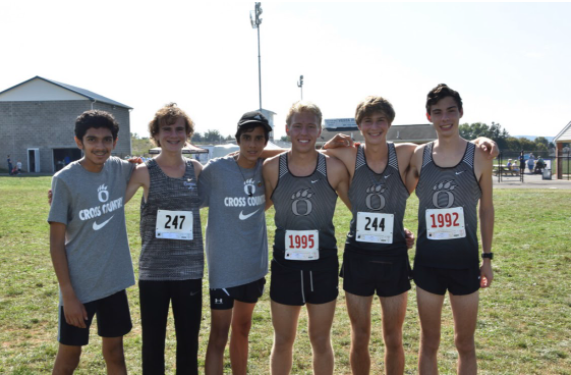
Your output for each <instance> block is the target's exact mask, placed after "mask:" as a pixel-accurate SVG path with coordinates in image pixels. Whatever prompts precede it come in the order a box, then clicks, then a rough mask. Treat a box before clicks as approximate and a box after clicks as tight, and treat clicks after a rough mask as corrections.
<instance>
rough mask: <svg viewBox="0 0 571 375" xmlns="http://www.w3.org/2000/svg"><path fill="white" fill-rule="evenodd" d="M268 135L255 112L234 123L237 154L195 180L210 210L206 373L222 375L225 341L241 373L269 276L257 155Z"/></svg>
mask: <svg viewBox="0 0 571 375" xmlns="http://www.w3.org/2000/svg"><path fill="white" fill-rule="evenodd" d="M271 130H272V128H271V127H270V125H269V123H268V120H267V119H266V118H265V117H264V116H263V115H262V114H261V113H259V112H248V113H245V114H244V115H243V116H242V118H241V119H240V121H239V122H238V129H237V132H236V141H237V143H238V145H239V146H240V152H239V154H238V155H237V156H236V157H234V156H227V157H223V158H218V159H214V160H211V161H210V162H209V163H208V164H207V165H206V166H205V167H204V169H203V171H202V173H201V174H200V178H199V179H198V184H199V192H200V195H201V198H202V200H203V207H206V206H207V207H209V211H208V224H207V226H206V255H207V259H208V274H209V282H210V308H211V316H212V318H211V319H212V323H211V328H210V338H209V341H208V349H207V352H206V361H205V362H206V363H205V370H206V374H222V373H223V370H224V367H223V366H224V349H225V347H226V343H227V341H228V331H229V330H230V326H232V336H231V338H230V361H231V364H232V373H233V374H246V372H247V362H248V335H249V331H250V326H251V323H252V313H253V311H254V307H255V306H256V302H257V301H258V298H260V296H261V295H262V294H263V291H264V284H265V282H266V280H265V276H266V274H267V273H268V238H267V231H266V217H265V214H264V211H265V208H266V203H265V202H266V200H265V194H264V185H263V179H262V161H261V159H260V155H261V153H262V150H263V149H264V147H265V146H266V144H267V143H268V138H269V132H270V131H271Z"/></svg>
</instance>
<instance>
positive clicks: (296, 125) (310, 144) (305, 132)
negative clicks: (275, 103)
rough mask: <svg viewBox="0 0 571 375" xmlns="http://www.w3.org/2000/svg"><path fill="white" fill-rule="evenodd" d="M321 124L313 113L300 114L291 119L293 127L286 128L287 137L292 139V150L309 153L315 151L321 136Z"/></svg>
mask: <svg viewBox="0 0 571 375" xmlns="http://www.w3.org/2000/svg"><path fill="white" fill-rule="evenodd" d="M320 125H321V124H319V123H318V119H317V116H316V115H314V114H313V113H311V112H298V113H296V114H294V115H293V116H292V118H291V125H289V126H286V132H287V135H289V136H290V138H291V147H292V150H296V151H299V152H307V151H310V150H315V142H317V138H318V137H319V136H320V135H321V126H320Z"/></svg>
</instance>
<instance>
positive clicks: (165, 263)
mask: <svg viewBox="0 0 571 375" xmlns="http://www.w3.org/2000/svg"><path fill="white" fill-rule="evenodd" d="M184 160H185V163H186V169H185V172H184V175H183V176H182V177H181V178H174V177H169V176H167V175H166V174H165V173H164V172H163V170H162V169H161V167H160V166H159V165H158V164H157V161H156V160H155V159H151V160H149V161H147V162H146V165H147V168H148V171H149V177H150V185H149V195H148V197H147V201H146V202H145V198H144V197H143V198H142V199H141V224H140V232H141V242H142V247H141V256H140V258H139V279H140V280H155V281H160V280H161V281H164V280H168V281H177V280H191V279H200V278H202V274H203V272H204V251H203V246H202V227H201V225H200V212H199V208H200V197H199V195H198V185H197V181H196V175H195V173H194V165H193V164H192V161H191V160H190V159H186V158H185V159H184ZM158 210H167V211H190V212H192V217H186V216H185V217H184V219H185V220H192V223H193V225H192V234H193V239H192V240H190V241H187V240H174V239H166V238H157V237H156V227H157V211H158ZM169 216H170V217H171V220H170V222H168V223H167V225H169V226H170V227H171V228H172V227H173V226H174V227H176V226H178V224H179V223H180V224H182V220H183V218H182V216H184V215H173V214H170V215H169ZM175 216H176V218H175ZM175 220H176V222H175Z"/></svg>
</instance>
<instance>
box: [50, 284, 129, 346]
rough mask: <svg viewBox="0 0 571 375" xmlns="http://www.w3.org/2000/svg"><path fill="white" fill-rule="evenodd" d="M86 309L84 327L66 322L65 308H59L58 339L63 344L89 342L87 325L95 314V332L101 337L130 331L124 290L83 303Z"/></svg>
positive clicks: (84, 343)
mask: <svg viewBox="0 0 571 375" xmlns="http://www.w3.org/2000/svg"><path fill="white" fill-rule="evenodd" d="M83 306H85V310H86V311H87V320H86V321H85V325H86V328H79V327H75V326H72V325H69V324H67V322H66V321H65V310H64V307H63V306H60V308H59V327H58V341H59V342H60V343H61V344H64V345H71V346H83V345H87V344H88V343H89V327H90V326H91V323H92V322H93V316H94V315H95V314H97V334H98V335H99V336H101V337H121V336H124V335H126V334H127V333H129V332H130V331H131V328H133V325H132V324H131V314H130V312H129V302H128V301H127V293H126V292H125V290H122V291H120V292H117V293H115V294H112V295H110V296H108V297H105V298H102V299H98V300H96V301H92V302H88V303H84V304H83Z"/></svg>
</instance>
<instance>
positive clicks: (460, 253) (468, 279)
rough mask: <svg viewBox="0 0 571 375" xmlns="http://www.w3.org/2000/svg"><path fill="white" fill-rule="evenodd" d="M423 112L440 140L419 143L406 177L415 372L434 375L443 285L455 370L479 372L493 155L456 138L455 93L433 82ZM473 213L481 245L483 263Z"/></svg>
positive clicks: (458, 102)
mask: <svg viewBox="0 0 571 375" xmlns="http://www.w3.org/2000/svg"><path fill="white" fill-rule="evenodd" d="M426 111H427V118H428V120H429V121H430V122H431V123H432V124H433V125H434V129H435V130H436V133H437V135H438V139H437V140H436V141H435V142H433V143H429V144H426V145H422V146H419V147H417V149H416V150H415V152H414V155H413V157H412V160H411V166H410V167H411V168H410V171H409V173H408V176H407V177H408V178H409V182H410V183H411V184H413V185H414V184H416V181H417V180H418V185H417V187H416V194H417V196H418V198H419V212H418V221H419V231H418V238H417V246H416V256H415V261H414V280H415V283H416V285H417V288H416V290H417V302H418V311H419V317H420V324H421V343H420V351H419V360H418V367H419V373H420V374H422V375H427V374H429V375H432V374H437V373H438V365H437V352H438V346H439V343H440V324H441V322H440V321H441V315H442V305H443V302H444V296H445V294H446V291H447V290H448V292H449V298H450V305H451V307H452V313H453V316H454V342H455V345H456V349H457V350H458V354H459V356H458V367H457V371H458V374H463V375H471V374H476V372H477V363H476V350H475V344H474V333H475V330H476V320H477V313H478V289H479V288H486V287H489V286H490V285H491V283H492V280H493V272H492V266H491V260H492V253H491V250H492V235H493V229H494V205H493V201H492V160H490V159H489V158H488V155H487V154H486V153H484V152H483V151H482V150H481V149H479V148H476V147H474V145H473V144H472V143H470V142H468V141H466V140H465V139H463V138H462V137H460V133H459V130H458V125H459V122H460V119H461V118H462V115H463V108H462V99H461V98H460V95H459V94H458V93H457V92H456V91H454V90H452V89H450V88H449V87H448V86H446V85H444V84H440V85H438V86H437V87H435V88H434V89H433V90H431V91H430V92H429V93H428V98H427V102H426ZM478 203H479V208H478V210H477V206H478ZM478 215H479V218H480V234H481V237H482V247H483V254H482V258H483V264H482V266H481V267H479V255H478V238H477V233H476V232H477V227H478Z"/></svg>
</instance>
